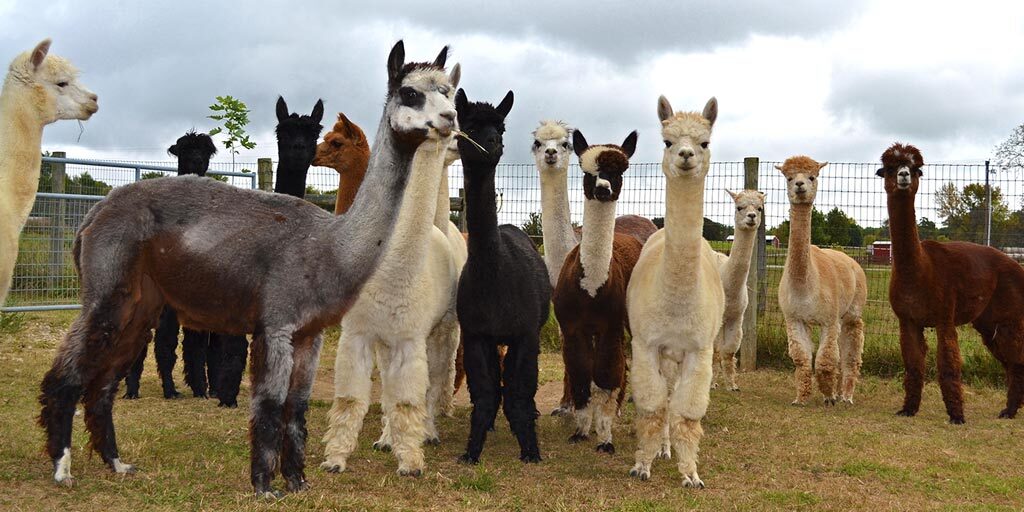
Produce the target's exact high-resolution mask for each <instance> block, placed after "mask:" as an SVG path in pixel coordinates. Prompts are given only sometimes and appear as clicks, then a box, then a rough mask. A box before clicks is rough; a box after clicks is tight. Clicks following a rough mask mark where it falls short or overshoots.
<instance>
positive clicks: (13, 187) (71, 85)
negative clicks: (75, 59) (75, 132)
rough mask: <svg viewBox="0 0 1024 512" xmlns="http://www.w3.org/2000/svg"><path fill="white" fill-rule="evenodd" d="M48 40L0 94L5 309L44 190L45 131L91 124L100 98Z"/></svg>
mask: <svg viewBox="0 0 1024 512" xmlns="http://www.w3.org/2000/svg"><path fill="white" fill-rule="evenodd" d="M49 50H50V40H49V39H46V40H44V41H43V42H41V43H39V44H38V45H36V47H35V48H34V49H32V50H31V51H28V52H25V53H22V54H21V55H19V56H17V57H15V58H14V61H12V62H11V65H10V68H9V70H8V72H7V78H6V79H5V80H4V87H3V92H2V93H0V306H2V305H3V303H4V300H5V299H6V298H7V292H8V291H10V288H11V274H12V273H13V272H14V264H15V262H16V261H17V259H18V237H19V235H20V233H21V228H22V227H24V226H25V221H26V220H28V215H29V212H31V211H32V203H34V202H35V199H36V191H37V190H38V187H39V173H40V164H41V163H42V160H41V158H42V157H41V148H42V141H43V127H45V126H46V125H48V124H50V123H53V122H56V121H59V120H61V119H79V120H86V119H89V118H90V117H91V116H92V115H93V114H95V113H96V111H97V110H98V109H99V107H98V104H97V102H96V100H97V97H96V95H95V94H93V92H92V91H90V90H89V89H87V88H86V87H85V86H84V85H82V84H81V83H79V81H78V70H77V69H75V67H74V66H73V65H72V64H71V63H70V62H68V60H67V59H64V58H62V57H58V56H56V55H47V54H48V52H49Z"/></svg>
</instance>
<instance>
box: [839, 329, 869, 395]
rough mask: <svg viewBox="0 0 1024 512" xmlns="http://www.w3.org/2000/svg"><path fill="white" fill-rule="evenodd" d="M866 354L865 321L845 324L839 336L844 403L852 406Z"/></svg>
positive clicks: (841, 393)
mask: <svg viewBox="0 0 1024 512" xmlns="http://www.w3.org/2000/svg"><path fill="white" fill-rule="evenodd" d="M863 352H864V321H863V320H861V319H860V318H859V317H858V318H854V319H852V320H848V321H846V322H843V331H842V332H841V333H840V334H839V361H840V362H841V364H842V367H843V385H842V390H841V392H840V399H842V401H844V402H846V403H848V404H852V403H853V391H854V389H855V388H856V387H857V381H858V380H860V365H861V354H862V353H863Z"/></svg>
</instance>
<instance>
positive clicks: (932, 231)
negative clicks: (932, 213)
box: [917, 217, 939, 240]
mask: <svg viewBox="0 0 1024 512" xmlns="http://www.w3.org/2000/svg"><path fill="white" fill-rule="evenodd" d="M917 235H918V237H920V238H921V240H935V239H936V238H938V236H939V227H938V226H936V225H935V222H934V221H932V220H931V219H929V218H928V217H921V220H919V221H917Z"/></svg>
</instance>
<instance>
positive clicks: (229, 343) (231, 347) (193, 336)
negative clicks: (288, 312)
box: [124, 130, 246, 407]
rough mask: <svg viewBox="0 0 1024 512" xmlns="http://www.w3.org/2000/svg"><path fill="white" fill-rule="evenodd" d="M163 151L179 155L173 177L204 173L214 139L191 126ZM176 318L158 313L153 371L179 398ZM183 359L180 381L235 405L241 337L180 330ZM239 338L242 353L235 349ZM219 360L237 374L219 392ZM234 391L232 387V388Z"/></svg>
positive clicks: (134, 385) (133, 381)
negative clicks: (176, 386) (175, 373)
mask: <svg viewBox="0 0 1024 512" xmlns="http://www.w3.org/2000/svg"><path fill="white" fill-rule="evenodd" d="M167 152H168V153H169V154H171V155H174V156H175V157H177V158H178V176H185V175H189V174H194V175H197V176H205V175H206V171H207V170H208V169H209V166H210V158H212V157H213V155H215V154H216V153H217V147H216V146H215V145H214V143H213V140H212V139H211V138H210V136H209V135H207V134H205V133H196V132H195V131H194V130H193V131H189V132H187V133H185V135H183V136H181V137H180V138H179V139H178V140H177V142H175V143H174V145H172V146H171V147H170V148H168V149H167ZM178 329H179V325H178V317H177V315H176V314H175V312H174V310H173V309H171V308H170V307H164V309H163V311H162V312H161V314H160V323H159V326H158V327H157V329H156V337H155V340H154V343H153V352H154V355H155V356H156V364H157V373H158V374H159V375H160V381H161V384H162V386H163V391H164V398H179V397H180V396H181V394H180V393H178V390H177V389H176V388H175V386H174V377H173V373H174V365H175V364H176V363H177V360H178V356H177V354H176V351H177V349H178ZM183 331H184V333H183V336H182V358H183V360H184V366H185V381H186V383H187V384H188V386H189V387H190V388H191V389H192V393H193V395H195V396H197V397H205V396H207V389H209V392H210V394H211V395H212V394H217V395H218V396H221V404H220V405H222V406H231V407H233V406H235V405H237V396H238V387H239V381H238V379H241V373H242V371H244V369H245V356H246V352H245V338H244V337H242V338H241V340H239V339H238V338H239V337H238V336H219V335H217V334H210V333H206V332H201V331H194V330H192V329H187V328H186V329H183ZM239 341H241V352H239ZM147 355H148V344H147V345H144V346H143V348H142V352H141V353H140V354H139V356H138V357H137V358H136V360H135V363H134V364H133V365H132V367H131V369H130V370H129V372H128V375H127V377H126V378H125V388H126V389H125V394H124V398H127V399H134V398H139V380H140V378H141V376H142V370H143V366H144V364H145V361H146V356H147ZM221 361H224V364H223V367H224V369H225V370H228V369H231V370H233V371H231V372H229V373H237V374H238V377H237V379H236V380H235V381H234V385H233V386H231V385H230V384H228V388H227V389H225V390H224V392H220V390H219V388H220V386H219V385H218V382H219V380H220V378H219V375H220V374H221V372H220V370H221V367H222V365H221ZM232 390H233V391H232Z"/></svg>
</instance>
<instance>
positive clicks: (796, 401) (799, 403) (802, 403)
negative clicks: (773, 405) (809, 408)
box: [789, 398, 807, 407]
mask: <svg viewBox="0 0 1024 512" xmlns="http://www.w3.org/2000/svg"><path fill="white" fill-rule="evenodd" d="M789 405H795V406H797V407H803V406H805V405H807V402H806V401H804V400H800V399H799V398H797V399H796V400H793V401H792V402H790V403H789Z"/></svg>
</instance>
